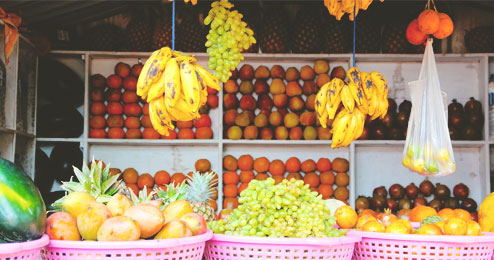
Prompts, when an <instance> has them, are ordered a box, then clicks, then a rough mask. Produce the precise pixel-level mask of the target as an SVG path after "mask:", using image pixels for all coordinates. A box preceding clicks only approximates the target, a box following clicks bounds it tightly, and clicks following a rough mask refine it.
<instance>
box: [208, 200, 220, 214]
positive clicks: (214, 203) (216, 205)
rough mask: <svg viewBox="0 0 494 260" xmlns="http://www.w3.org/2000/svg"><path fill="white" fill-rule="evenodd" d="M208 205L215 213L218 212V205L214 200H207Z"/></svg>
mask: <svg viewBox="0 0 494 260" xmlns="http://www.w3.org/2000/svg"><path fill="white" fill-rule="evenodd" d="M208 204H209V206H210V207H211V208H213V209H214V211H215V212H216V211H217V210H218V203H216V200H208Z"/></svg>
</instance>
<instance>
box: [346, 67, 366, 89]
mask: <svg viewBox="0 0 494 260" xmlns="http://www.w3.org/2000/svg"><path fill="white" fill-rule="evenodd" d="M346 74H347V77H348V79H349V80H350V82H353V83H355V85H357V87H360V86H361V85H362V80H361V76H360V70H359V69H357V68H355V67H352V68H350V69H349V70H348V71H347V72H346Z"/></svg>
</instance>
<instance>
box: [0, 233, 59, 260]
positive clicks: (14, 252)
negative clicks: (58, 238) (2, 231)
mask: <svg viewBox="0 0 494 260" xmlns="http://www.w3.org/2000/svg"><path fill="white" fill-rule="evenodd" d="M49 241H50V240H49V239H48V236H47V235H43V236H42V237H41V238H40V239H37V240H33V241H28V242H19V243H5V244H0V260H21V259H22V260H38V259H39V254H40V252H41V248H42V247H44V246H46V245H47V244H48V242H49Z"/></svg>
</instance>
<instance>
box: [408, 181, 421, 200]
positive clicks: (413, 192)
mask: <svg viewBox="0 0 494 260" xmlns="http://www.w3.org/2000/svg"><path fill="white" fill-rule="evenodd" d="M405 192H406V194H407V197H408V198H409V199H411V200H413V199H415V198H417V196H418V195H419V188H418V187H417V186H416V185H415V183H410V184H408V186H407V187H406V188H405Z"/></svg>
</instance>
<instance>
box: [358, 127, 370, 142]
mask: <svg viewBox="0 0 494 260" xmlns="http://www.w3.org/2000/svg"><path fill="white" fill-rule="evenodd" d="M358 139H359V140H368V139H369V128H367V127H364V130H363V131H362V134H361V135H360V137H359V138H358Z"/></svg>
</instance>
